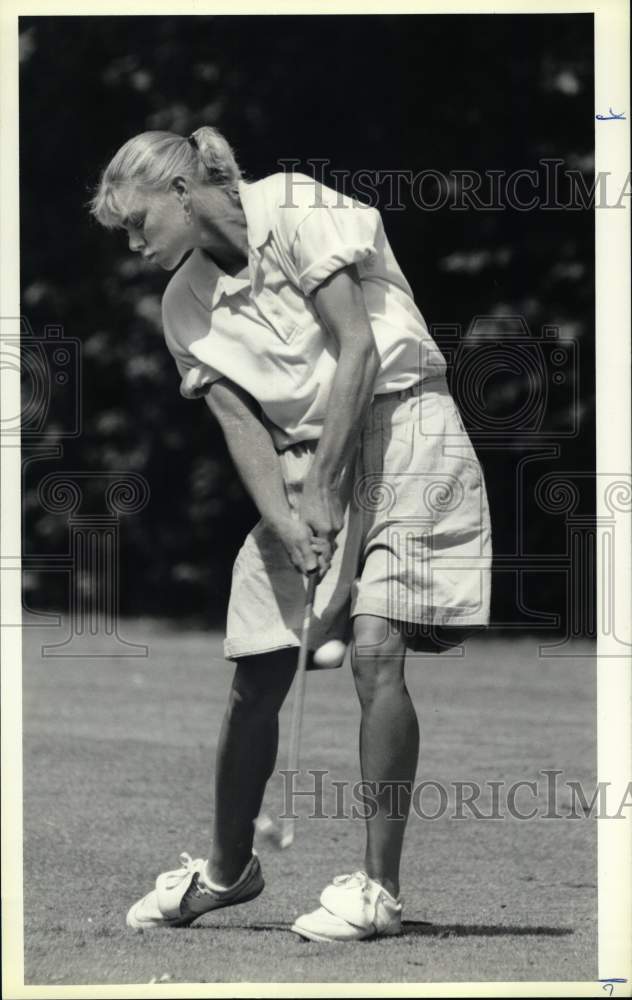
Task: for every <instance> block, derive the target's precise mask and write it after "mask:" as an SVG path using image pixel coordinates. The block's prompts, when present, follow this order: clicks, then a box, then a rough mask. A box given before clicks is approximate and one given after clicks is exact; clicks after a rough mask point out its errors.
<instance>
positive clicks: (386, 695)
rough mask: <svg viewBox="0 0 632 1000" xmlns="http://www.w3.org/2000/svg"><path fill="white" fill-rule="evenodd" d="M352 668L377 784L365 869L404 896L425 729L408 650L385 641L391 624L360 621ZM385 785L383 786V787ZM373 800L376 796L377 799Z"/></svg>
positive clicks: (370, 771)
mask: <svg viewBox="0 0 632 1000" xmlns="http://www.w3.org/2000/svg"><path fill="white" fill-rule="evenodd" d="M353 621H354V643H353V646H352V655H351V664H352V668H353V674H354V678H355V684H356V690H357V692H358V697H359V699H360V706H361V709H362V722H361V725H360V765H361V770H362V778H363V779H364V781H367V782H376V783H377V793H378V794H377V798H376V802H377V813H376V815H375V816H374V817H372V818H369V819H368V820H367V842H366V856H365V869H366V872H367V874H368V875H369V876H370V877H371V878H375V879H377V880H378V881H379V882H381V883H382V885H383V886H384V888H385V889H387V891H388V892H390V893H392V895H394V896H397V895H399V863H400V858H401V853H402V845H403V839H404V830H405V827H406V820H407V818H408V813H409V809H410V797H411V791H412V787H413V783H414V779H415V772H416V769H417V759H418V756H419V725H418V722H417V715H416V713H415V709H414V707H413V703H412V701H411V698H410V695H409V693H408V690H407V688H406V684H405V682H404V661H405V657H406V646H405V644H404V640H403V639H402V637H401V635H399V634H394V635H391V634H390V632H391V631H392V630H390V629H389V630H388V631H389V634H388V635H387V637H386V638H385V637H384V633H385V626H386V624H387V623H386V622H385V620H384V619H383V618H377V617H375V616H373V615H357V616H356V617H355V618H354V620H353ZM380 786H381V787H380ZM371 798H372V796H371Z"/></svg>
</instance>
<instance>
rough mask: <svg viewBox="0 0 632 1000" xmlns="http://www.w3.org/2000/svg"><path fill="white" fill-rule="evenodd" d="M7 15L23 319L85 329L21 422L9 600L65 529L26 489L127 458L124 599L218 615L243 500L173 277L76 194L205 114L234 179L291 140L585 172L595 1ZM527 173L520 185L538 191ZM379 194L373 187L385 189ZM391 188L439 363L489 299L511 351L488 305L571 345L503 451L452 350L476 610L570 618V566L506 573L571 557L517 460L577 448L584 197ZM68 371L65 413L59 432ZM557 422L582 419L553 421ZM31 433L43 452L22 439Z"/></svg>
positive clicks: (504, 403)
mask: <svg viewBox="0 0 632 1000" xmlns="http://www.w3.org/2000/svg"><path fill="white" fill-rule="evenodd" d="M20 36H21V38H20V40H21V77H20V170H21V274H22V314H23V318H24V321H25V322H26V324H28V326H29V327H30V330H31V331H32V332H33V334H34V336H35V338H38V337H40V338H41V337H42V336H43V335H44V331H45V330H46V328H47V327H48V328H50V326H51V325H53V326H54V325H57V326H62V327H63V329H64V333H65V335H66V336H67V337H69V338H77V340H78V341H79V342H80V366H79V373H80V376H79V377H78V380H76V383H74V391H71V392H67V391H66V392H62V391H61V389H59V388H55V387H54V386H53V391H52V394H51V398H50V401H49V409H48V413H47V419H46V423H45V427H44V428H43V430H42V433H41V435H40V437H39V438H37V439H33V437H32V435H31V436H30V437H28V436H25V439H24V446H25V452H24V454H25V458H28V459H29V461H28V462H27V463H26V464H25V471H24V484H23V487H24V512H25V513H24V517H25V521H24V539H25V541H24V551H25V555H26V556H27V557H30V558H31V568H30V569H28V568H27V571H26V572H25V576H24V582H25V600H26V603H27V604H28V606H29V607H31V608H35V609H43V608H52V607H64V606H66V604H67V600H68V595H67V593H66V590H65V587H66V579H65V576H64V574H63V573H58V574H55V573H54V572H43V571H41V570H38V569H37V560H38V558H41V559H42V560H44V561H45V560H46V558H47V557H54V556H55V555H56V554H60V553H63V552H65V551H66V550H67V545H68V542H67V537H68V523H67V522H68V518H67V515H59V514H55V513H51V512H50V511H47V510H45V509H44V508H43V507H42V505H41V503H40V498H39V496H38V492H37V491H38V484H39V483H40V481H41V479H42V477H43V476H45V475H46V474H48V473H50V472H51V471H60V470H63V471H67V472H68V473H69V476H70V478H72V476H71V474H72V473H73V472H77V471H82V472H84V473H85V472H98V471H108V470H110V471H118V472H120V471H123V470H126V471H131V472H135V473H139V474H141V475H142V476H144V477H145V479H146V480H147V482H148V484H149V487H150V491H151V499H150V502H149V504H148V506H147V507H146V508H145V510H144V511H143V512H142V513H140V514H137V515H133V516H130V517H129V518H127V519H123V520H122V523H121V531H122V535H121V537H122V541H123V547H122V553H121V576H122V579H121V584H122V588H121V608H122V610H123V612H125V613H148V614H149V613H162V614H173V615H200V616H202V617H203V619H204V620H205V621H207V622H208V623H214V624H220V623H221V622H222V620H223V617H224V613H225V608H226V601H227V596H228V590H229V586H230V569H231V564H232V560H233V558H234V556H235V554H236V551H237V549H238V547H239V545H240V544H241V541H242V540H243V537H244V535H245V533H246V531H247V530H248V529H249V528H250V527H251V526H252V524H253V523H254V522H255V520H256V516H257V515H256V511H255V509H254V507H253V505H252V504H251V502H250V501H249V499H248V498H247V497H246V495H245V492H244V490H243V488H242V486H241V484H240V483H239V481H238V479H237V477H236V474H235V472H234V470H233V468H232V465H231V463H230V461H229V459H228V457H227V452H226V449H225V446H224V444H223V440H222V436H221V432H220V431H219V428H218V427H217V426H216V425H215V423H214V422H213V420H212V418H211V417H210V414H209V413H208V410H207V408H206V406H205V405H204V403H203V402H187V401H185V400H183V399H182V398H181V397H180V396H179V393H178V378H177V374H176V371H175V366H174V364H173V361H172V360H171V357H170V356H169V354H168V352H167V350H166V347H165V345H164V343H163V340H162V331H161V327H160V297H161V292H162V290H163V288H164V286H165V284H166V282H167V280H168V275H167V274H166V273H165V272H162V271H156V272H153V271H149V270H147V268H146V266H143V265H142V264H141V262H140V261H139V260H137V259H136V258H135V257H133V256H132V255H131V254H130V253H129V251H128V249H127V245H126V238H125V234H124V233H120V234H108V233H106V232H105V231H104V230H102V229H100V228H99V227H98V225H97V224H96V223H95V222H94V221H93V220H92V219H91V218H90V217H89V215H88V212H87V209H86V202H87V200H88V198H89V196H90V194H91V191H92V189H93V187H94V185H95V184H96V182H97V179H98V175H99V173H100V170H101V169H102V167H103V166H104V165H105V164H106V163H107V161H108V160H109V158H110V157H111V156H112V155H113V153H114V152H115V151H116V149H117V148H118V147H119V146H120V145H122V143H123V142H124V141H126V140H127V139H128V138H129V137H130V136H132V135H134V134H136V133H138V132H141V131H144V130H146V129H168V130H172V131H175V132H178V133H181V134H184V135H188V134H189V133H190V132H191V131H192V130H193V129H194V128H197V127H199V126H200V125H202V124H212V125H216V126H217V127H219V128H220V129H221V130H223V131H224V132H225V133H226V135H227V136H228V138H229V140H230V141H231V142H232V144H233V145H234V147H235V148H236V150H237V155H238V159H239V161H240V163H241V165H242V167H243V168H244V170H245V172H246V176H247V177H248V178H250V179H256V178H259V177H262V176H265V175H266V174H268V173H272V172H274V171H276V170H278V169H280V167H279V161H281V160H283V159H294V160H299V161H300V166H299V168H298V169H303V170H306V171H307V172H309V169H310V168H309V167H308V165H307V162H306V161H307V160H308V159H309V158H319V159H322V158H326V159H328V160H329V161H330V163H329V167H328V170H327V171H326V175H325V179H330V178H333V175H332V174H331V171H332V170H343V171H350V172H352V171H357V170H361V169H362V170H370V171H395V170H410V171H412V173H413V174H416V173H418V172H419V171H423V170H435V171H440V172H443V173H444V174H446V175H447V174H449V172H451V171H458V170H478V171H481V172H490V171H494V170H497V171H505V172H507V173H510V172H511V171H515V170H519V169H524V170H528V169H531V170H533V169H536V170H539V174H540V175H541V176H543V171H542V168H541V167H539V166H538V162H539V161H540V160H542V159H543V158H549V159H554V158H555V159H559V160H560V161H562V163H563V169H575V170H578V171H582V174H583V176H584V178H585V182H586V184H587V186H588V188H590V185H591V183H592V176H591V175H592V171H593V134H594V123H593V49H592V46H593V22H592V16H589V15H575V14H573V15H548V16H535V15H511V16H493V15H489V16H488V15H467V16H464V15H461V16H426V15H397V16H382V15H379V16H365V15H362V16H320V17H317V16H266V17H264V16H261V17H254V16H249V17H226V16H221V17H210V16H199V17H190V16H147V17H27V18H21V19H20ZM333 183H336V182H333ZM543 184H544V181H543V180H541V181H540V190H539V194H540V196H543ZM342 186H343V188H344V187H345V185H344V184H343V185H342ZM380 190H382V189H380ZM426 190H427V192H428V194H427V197H428V199H429V198H430V187H428V188H427V189H426V188H424V191H426ZM519 190H520V197H522V198H525V199H526V198H528V197H530V196H531V195H532V193H533V192H532V191H531V190H530V189H526V188H525V189H519ZM561 193H564V191H563V190H562V192H561ZM566 194H568V191H566ZM382 195H383V198H382V201H379V202H378V207H380V208H384V204H385V202H386V201H388V192H387V190H386V189H384V190H382ZM481 196H482V197H484V194H482V195H481ZM402 197H403V200H404V203H405V204H406V210H405V211H396V210H392V209H391V210H389V209H386V210H385V211H384V212H383V217H384V222H385V225H386V229H387V233H388V236H389V239H390V242H391V245H392V246H393V249H394V251H395V253H396V255H397V257H398V260H399V262H400V264H401V266H402V268H403V271H404V273H405V274H406V276H407V277H408V279H409V281H410V283H411V285H412V287H413V291H414V293H415V297H416V300H417V302H418V304H419V306H420V308H421V311H422V312H423V314H424V316H425V318H426V321H427V322H428V324H429V325H431V326H432V327H439V329H438V331H437V339H438V341H439V343H440V344H441V346H442V347H444V349H445V350H446V353H447V354H448V356H449V360H450V361H451V362H452V361H453V360H454V353H455V351H454V347H455V344H456V345H457V346H458V343H459V336H461V337H462V336H463V335H464V334H465V333H466V331H468V329H470V328H471V326H472V323H473V322H474V321H475V318H476V317H480V316H495V317H497V318H498V324H499V326H498V327H497V329H498V330H500V331H501V334H502V331H503V330H504V331H505V332H504V334H502V335H503V336H506V345H507V350H508V352H509V353H511V351H512V349H513V350H514V352H516V351H517V352H518V353H520V351H524V350H525V348H524V345H522V346H521V344H520V343H519V342H518V341H516V340H515V330H514V327H515V324H514V327H512V324H511V323H506V322H505V325H504V327H503V322H504V321H502V320H501V319H500V317H503V316H516V317H522V318H523V320H524V322H526V323H527V324H528V327H529V329H530V330H531V331H532V333H533V334H534V335H539V334H540V331H541V330H542V328H544V327H547V326H556V327H558V328H559V329H560V333H561V335H562V336H563V337H565V338H569V339H570V340H572V341H573V342H574V344H575V346H576V350H575V355H574V359H571V360H569V361H568V362H567V363H565V365H563V366H562V368H563V376H564V378H563V380H562V381H563V384H562V386H561V387H559V388H556V385H557V383H554V382H552V381H551V382H550V384H547V385H544V384H543V385H540V386H536V390H537V391H540V392H541V393H544V392H545V390H546V392H547V393H548V395H547V403H546V407H545V411H544V416H543V419H542V420H541V421H540V423H539V426H538V427H536V428H535V430H533V428H526V429H525V428H521V427H519V426H516V425H515V421H514V423H513V424H512V422H511V420H510V419H509V420H508V423H507V426H508V427H510V428H513V429H510V431H507V432H505V433H503V435H501V437H500V438H499V439H498V440H497V441H496V444H495V446H493V444H494V442H493V441H492V442H491V443H490V441H489V440H488V436H486V435H485V434H479V433H478V431H479V430H480V427H479V426H478V425H477V418H476V414H475V413H473V411H472V408H471V406H469V405H464V404H466V403H467V400H465V399H464V398H463V392H464V390H463V383H462V380H461V381H459V372H458V370H457V369H458V363H460V364H461V365H463V364H465V365H466V366H467V358H468V354H467V353H463V352H461V353H460V354H459V351H458V350H457V351H456V355H457V360H456V361H454V366H453V365H452V364H451V367H450V375H451V377H452V378H453V387H454V391H455V393H456V395H457V398H458V399H459V401H460V403H461V405H462V409H463V416H464V420H465V422H466V424H467V425H468V427H469V429H470V430H471V432H472V434H473V439H474V441H475V444H476V447H477V449H478V452H479V455H480V457H481V460H482V462H483V465H484V469H485V473H486V478H487V483H488V491H489V495H490V504H491V512H492V522H493V525H494V529H495V532H494V547H495V552H496V556H497V565H498V572H497V577H496V579H497V586H496V587H495V591H494V598H493V619H494V621H495V622H497V623H502V624H514V625H518V624H520V623H523V624H524V623H528V622H529V620H530V617H531V615H530V612H525V608H524V602H526V603H527V604H528V606H529V607H530V608H531V609H534V610H535V611H536V612H540V611H554V612H556V613H558V614H559V615H560V616H561V618H560V623H561V624H562V625H565V623H566V608H567V596H566V590H565V586H564V572H563V569H562V570H560V571H558V572H542V573H539V572H535V571H534V572H527V574H526V576H525V575H524V574H522V577H523V586H522V590H521V588H520V587H519V586H518V583H517V582H516V581H517V578H518V577H517V576H516V573H515V572H514V571H513V570H512V568H511V565H513V564H511V558H512V555H515V553H516V551H517V549H520V550H521V551H522V553H523V555H524V554H526V555H527V556H528V555H529V553H531V554H542V553H547V554H549V555H551V554H555V553H557V554H559V555H560V558H561V560H562V563H563V561H564V555H565V553H566V546H567V541H566V527H567V525H566V521H565V518H564V517H563V516H560V514H559V512H558V513H556V512H555V511H554V510H547V509H543V507H542V505H541V504H539V503H538V502H536V498H535V493H534V490H533V481H532V480H531V481H530V484H529V485H528V488H527V486H525V484H524V483H521V481H520V480H519V478H518V472H517V469H518V466H519V464H520V459H521V456H524V455H526V454H527V453H528V452H529V448H531V449H532V450H533V448H534V447H535V448H536V450H537V447H538V446H542V448H544V447H546V446H552V445H557V447H551V448H550V450H549V454H548V457H546V456H544V457H542V458H541V459H540V460H539V462H538V463H537V475H538V476H542V475H546V474H547V473H551V472H559V473H562V474H567V475H569V477H570V478H571V479H572V478H573V475H575V474H577V473H582V472H590V470H592V468H593V464H594V405H593V404H594V385H593V378H594V364H593V354H594V329H593V317H594V267H593V259H594V246H593V222H594V220H593V211H592V208H591V207H590V206H588V207H585V208H582V207H581V206H579V207H576V210H566V211H564V210H561V209H559V210H556V209H553V210H543V209H542V208H536V209H534V210H531V211H518V210H515V209H511V207H506V208H505V209H504V210H502V211H492V210H488V211H485V210H479V211H475V210H473V209H472V208H469V209H468V210H466V211H455V210H453V209H451V208H450V207H449V205H448V206H446V207H444V208H441V209H439V210H436V211H432V210H430V209H424V208H423V207H420V206H419V205H418V204H415V203H414V200H413V199H412V197H411V192H410V188H409V187H408V186H407V185H405V184H404V185H402ZM459 329H460V331H461V334H460V335H459V334H458V330H459ZM479 329H480V327H479ZM454 330H456V331H457V334H456V340H455V339H454V337H453V331H454ZM27 336H28V334H27ZM486 336H490V334H489V332H488V333H487V334H486ZM494 336H496V334H494ZM477 343H478V341H477V339H476V338H474V345H475V346H474V347H472V346H471V340H470V348H469V350H470V351H471V350H477V349H478V347H476V344H477ZM459 358H460V362H459ZM547 358H548V355H547ZM464 359H465V360H464ZM548 363H549V362H548V360H547V365H548ZM511 368H512V365H511V363H509V364H508V365H505V364H503V363H499V364H498V365H497V366H496V367H495V368H494V366H493V364H492V370H491V371H490V370H486V375H485V379H486V382H485V393H484V399H483V401H482V403H481V406H482V407H483V410H484V415H485V416H486V418H489V419H491V420H492V423H493V421H494V419H495V418H502V415H503V413H505V412H506V413H507V414H508V415H511V414H512V413H515V412H516V410H519V409H520V405H521V400H522V401H524V400H523V397H524V394H525V393H527V394H528V392H529V391H530V390H531V389H533V386H529V385H525V379H524V376H523V374H521V373H520V372H519V371H517V370H513V371H512V370H510V369H511ZM514 368H515V366H514ZM549 376H550V372H549V370H548V368H547V372H546V373H545V375H544V379H545V381H546V380H547V379H549ZM527 381H528V380H527ZM79 382H80V385H81V395H82V405H81V414H80V426H81V433H80V434H79V435H77V436H75V437H64V428H65V427H67V426H69V425H70V424H71V423H72V420H73V413H72V412H71V411H72V410H73V408H76V406H77V404H76V397H77V395H78V386H79ZM71 388H72V387H71ZM572 424H574V425H576V426H577V428H578V432H577V433H576V434H575V435H574V436H572V435H567V434H565V428H568V426H570V425H572ZM556 434H557V435H558V436H557V437H556ZM42 445H44V446H45V448H46V449H48V452H46V451H45V452H44V453H42V454H41V455H40V457H39V458H37V457H36V447H37V446H42ZM55 445H58V446H59V448H58V450H57V451H56V452H55V449H54V446H55ZM84 489H85V492H86V495H87V499H86V501H85V502H86V508H87V510H92V511H94V512H96V511H98V510H99V509H100V508H99V505H100V504H101V505H102V499H103V498H102V494H103V487H102V484H101V485H99V483H98V482H97V480H96V479H95V480H94V484H93V487H92V488H91V487H90V480H89V479H88V480H87V485H85V487H84ZM525 490H526V493H524V491H525ZM521 491H523V495H519V494H520V493H521ZM520 504H522V506H523V508H524V512H525V516H526V521H525V520H523V521H522V522H519V520H518V514H517V510H518V507H519V505H520ZM589 508H590V500H589ZM525 524H526V525H527V528H526V529H525ZM518 536H520V537H519V539H518V542H517V537H518ZM503 560H504V562H503ZM510 564H511V565H510ZM26 565H27V566H28V565H29V562H28V558H27V560H26ZM533 566H534V567H535V563H534V564H533ZM536 569H537V567H536ZM518 570H519V572H518V576H520V573H521V572H522V571H520V567H518ZM507 574H508V575H507ZM588 582H589V584H591V583H592V581H590V580H589V581H588ZM84 585H85V586H87V587H90V586H91V581H90V580H87V581H85V582H84ZM588 589H590V587H589V588H588ZM521 605H522V606H521ZM532 621H535V619H532ZM585 630H586V629H585ZM587 630H588V631H589V630H590V629H589V628H587Z"/></svg>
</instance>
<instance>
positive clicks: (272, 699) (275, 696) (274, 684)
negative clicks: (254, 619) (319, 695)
mask: <svg viewBox="0 0 632 1000" xmlns="http://www.w3.org/2000/svg"><path fill="white" fill-rule="evenodd" d="M283 653H284V654H286V655H283V656H279V657H277V659H276V660H275V662H272V660H271V657H270V655H269V654H265V655H262V656H248V657H244V658H242V659H240V660H239V661H238V664H237V669H236V670H235V676H234V678H233V684H232V687H231V690H230V694H229V699H228V711H229V713H230V714H231V716H233V717H237V718H239V717H244V716H245V717H248V718H249V719H253V718H275V717H276V716H277V715H278V713H279V710H280V709H281V706H282V705H283V702H284V700H285V696H286V695H287V692H288V690H289V688H290V686H291V684H292V678H293V676H294V670H295V661H296V656H291V655H287V654H291V653H292V651H291V650H283Z"/></svg>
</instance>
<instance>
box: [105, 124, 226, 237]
mask: <svg viewBox="0 0 632 1000" xmlns="http://www.w3.org/2000/svg"><path fill="white" fill-rule="evenodd" d="M175 177H184V178H186V179H187V180H191V181H193V182H196V183H198V184H215V185H217V186H219V187H223V188H225V189H226V190H228V191H231V192H233V193H234V192H236V191H237V183H238V181H239V180H240V178H241V170H240V169H239V166H238V164H237V160H236V159H235V154H234V152H233V150H232V148H231V146H230V145H229V144H228V142H227V141H226V139H225V138H224V136H223V135H222V134H221V132H218V131H217V129H215V128H212V127H211V126H210V125H203V126H202V128H198V129H196V130H195V132H192V133H191V135H190V136H189V138H188V139H186V138H184V136H181V135H176V133H175V132H141V133H140V135H135V136H134V137H133V138H132V139H129V140H128V141H127V142H126V143H125V145H124V146H121V148H120V149H119V151H118V152H117V153H116V154H115V155H114V156H113V157H112V159H111V160H110V162H109V163H108V165H107V167H106V168H105V170H104V171H103V173H102V174H101V177H100V179H99V183H98V185H97V188H96V191H95V193H94V195H93V197H92V198H91V199H90V201H89V202H88V207H89V210H90V214H91V215H93V216H94V217H95V218H96V219H97V221H98V222H100V223H101V225H102V226H105V228H106V229H116V228H117V227H119V226H120V225H121V220H122V215H123V213H122V210H121V207H120V205H119V201H118V198H117V190H118V189H119V188H121V187H123V186H124V185H127V184H138V185H139V186H140V187H143V188H149V189H150V190H154V191H168V190H169V186H170V184H171V182H172V180H173V179H174V178H175Z"/></svg>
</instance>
